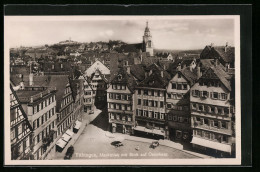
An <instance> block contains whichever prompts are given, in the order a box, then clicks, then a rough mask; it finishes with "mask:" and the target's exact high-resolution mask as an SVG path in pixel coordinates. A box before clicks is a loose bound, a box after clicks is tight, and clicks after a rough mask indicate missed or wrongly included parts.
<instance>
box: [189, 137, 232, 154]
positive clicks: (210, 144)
mask: <svg viewBox="0 0 260 172" xmlns="http://www.w3.org/2000/svg"><path fill="white" fill-rule="evenodd" d="M191 143H193V144H196V145H200V146H204V147H208V148H212V149H216V150H220V151H223V152H228V153H231V145H227V144H223V143H219V142H214V141H210V140H206V139H202V138H198V137H193V139H192V141H191Z"/></svg>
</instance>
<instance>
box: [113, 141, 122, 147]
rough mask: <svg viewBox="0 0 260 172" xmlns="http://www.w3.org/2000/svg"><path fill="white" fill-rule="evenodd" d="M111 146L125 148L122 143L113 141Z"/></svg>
mask: <svg viewBox="0 0 260 172" xmlns="http://www.w3.org/2000/svg"><path fill="white" fill-rule="evenodd" d="M111 145H113V146H115V147H120V146H124V145H123V143H122V142H120V141H113V142H112V143H111Z"/></svg>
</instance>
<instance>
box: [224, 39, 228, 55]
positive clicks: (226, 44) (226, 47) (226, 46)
mask: <svg viewBox="0 0 260 172" xmlns="http://www.w3.org/2000/svg"><path fill="white" fill-rule="evenodd" d="M227 48H228V42H226V46H225V53H226V52H227Z"/></svg>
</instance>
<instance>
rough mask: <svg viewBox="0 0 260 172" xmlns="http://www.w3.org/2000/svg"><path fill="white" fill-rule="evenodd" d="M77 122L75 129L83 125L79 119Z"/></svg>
mask: <svg viewBox="0 0 260 172" xmlns="http://www.w3.org/2000/svg"><path fill="white" fill-rule="evenodd" d="M75 123H76V125H75V127H74V128H75V129H79V128H80V126H81V122H79V121H76V122H75Z"/></svg>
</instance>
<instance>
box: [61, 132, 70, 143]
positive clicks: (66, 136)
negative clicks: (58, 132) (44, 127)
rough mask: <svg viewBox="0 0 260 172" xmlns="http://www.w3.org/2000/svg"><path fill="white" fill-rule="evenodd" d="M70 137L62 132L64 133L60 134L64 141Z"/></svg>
mask: <svg viewBox="0 0 260 172" xmlns="http://www.w3.org/2000/svg"><path fill="white" fill-rule="evenodd" d="M70 138H71V136H70V135H68V134H66V133H64V134H63V135H62V136H61V139H62V140H64V141H66V142H68V141H69V140H70Z"/></svg>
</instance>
